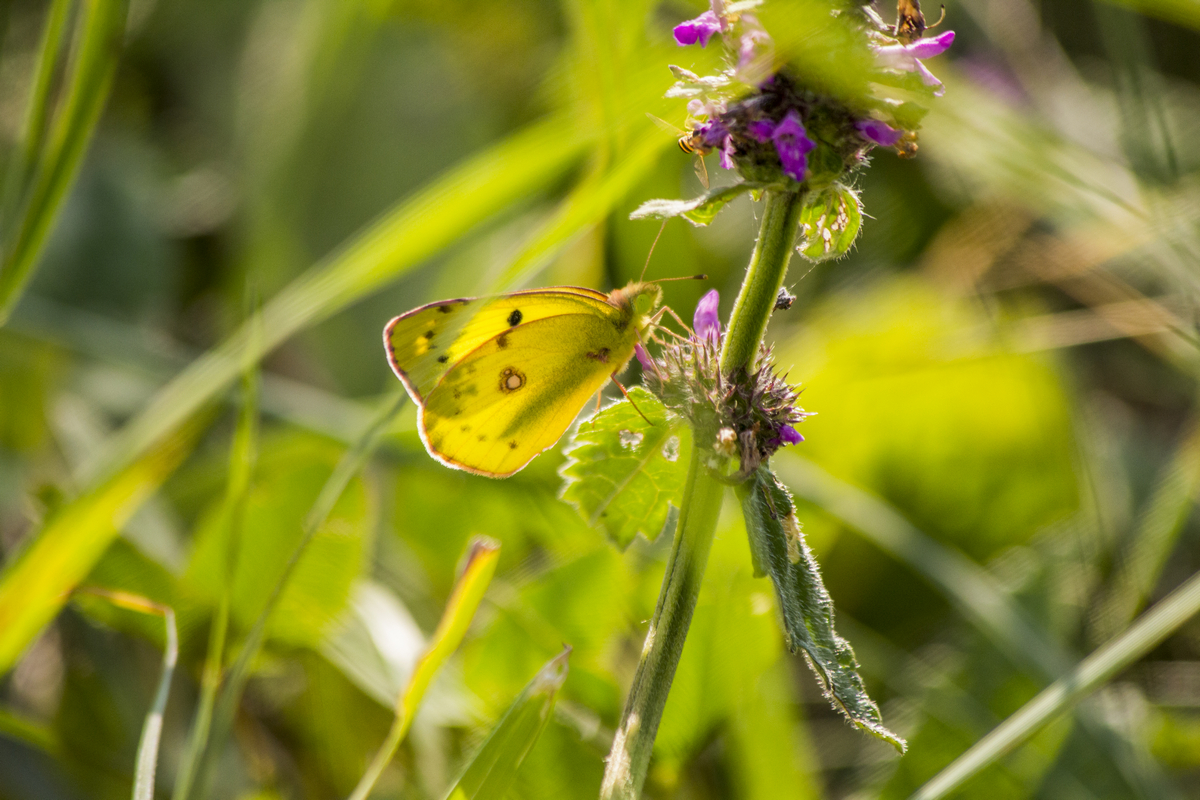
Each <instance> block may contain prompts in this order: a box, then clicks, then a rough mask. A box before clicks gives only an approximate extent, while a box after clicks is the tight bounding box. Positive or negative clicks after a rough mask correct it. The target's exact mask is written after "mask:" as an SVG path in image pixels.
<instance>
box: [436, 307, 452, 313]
mask: <svg viewBox="0 0 1200 800" xmlns="http://www.w3.org/2000/svg"><path fill="white" fill-rule="evenodd" d="M437 310H438V311H439V312H441V313H442V314H449V313H450V312H451V311H453V310H454V306H451V305H444V306H438V307H437Z"/></svg>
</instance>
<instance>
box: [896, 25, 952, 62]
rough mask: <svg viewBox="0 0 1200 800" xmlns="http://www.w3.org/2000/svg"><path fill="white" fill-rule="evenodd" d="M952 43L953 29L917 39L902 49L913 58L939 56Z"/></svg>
mask: <svg viewBox="0 0 1200 800" xmlns="http://www.w3.org/2000/svg"><path fill="white" fill-rule="evenodd" d="M953 43H954V31H946V32H945V33H939V34H938V35H937V36H934V37H933V38H932V39H918V40H917V41H915V42H913V43H912V44H910V45H908V46H907V47H905V48H904V49H905V50H907V51H908V53H909V55H911V56H912V57H913V58H933V57H934V56H940V55H941V54H942V53H944V52H946V50H947V49H948V48H949V47H950V45H951V44H953Z"/></svg>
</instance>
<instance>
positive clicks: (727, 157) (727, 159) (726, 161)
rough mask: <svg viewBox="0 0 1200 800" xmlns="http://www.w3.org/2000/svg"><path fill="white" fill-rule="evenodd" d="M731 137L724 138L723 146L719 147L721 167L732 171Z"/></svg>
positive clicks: (732, 148)
mask: <svg viewBox="0 0 1200 800" xmlns="http://www.w3.org/2000/svg"><path fill="white" fill-rule="evenodd" d="M733 152H734V146H733V137H732V136H726V137H725V144H724V146H723V147H721V166H722V167H724V168H725V169H733Z"/></svg>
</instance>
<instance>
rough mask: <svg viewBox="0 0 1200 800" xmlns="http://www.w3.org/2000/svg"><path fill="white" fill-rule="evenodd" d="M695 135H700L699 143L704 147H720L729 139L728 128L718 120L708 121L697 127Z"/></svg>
mask: <svg viewBox="0 0 1200 800" xmlns="http://www.w3.org/2000/svg"><path fill="white" fill-rule="evenodd" d="M696 133H698V134H700V137H701V141H703V142H704V145H705V146H706V147H721V146H723V145H724V144H725V141H726V140H727V139H728V138H729V128H727V127H726V126H725V123H724V122H721V120H719V119H710V120H709V121H708V122H704V123H701V124H700V125H697V126H696Z"/></svg>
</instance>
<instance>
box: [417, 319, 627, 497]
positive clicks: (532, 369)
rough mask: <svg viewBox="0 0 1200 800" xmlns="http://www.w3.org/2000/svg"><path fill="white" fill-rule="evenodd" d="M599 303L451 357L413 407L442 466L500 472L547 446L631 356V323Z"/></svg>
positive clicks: (495, 475) (521, 328) (526, 326)
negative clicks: (449, 364) (592, 308)
mask: <svg viewBox="0 0 1200 800" xmlns="http://www.w3.org/2000/svg"><path fill="white" fill-rule="evenodd" d="M606 308H607V309H608V310H607V311H606V312H604V313H601V314H597V313H595V312H594V311H593V312H592V313H586V314H559V315H556V316H551V317H547V318H544V319H538V320H535V321H533V322H528V323H525V324H522V325H520V326H518V327H515V328H513V329H512V330H510V331H506V332H504V333H503V334H502V335H500V336H496V337H494V338H493V339H491V340H489V341H487V342H485V343H484V344H482V345H480V346H479V347H477V348H476V349H475V350H474V351H472V352H471V353H470V354H468V355H466V356H465V357H463V358H461V359H460V360H458V361H457V363H455V364H454V366H453V367H452V368H451V369H450V370H449V371H447V372H446V374H445V376H444V377H443V378H442V379H441V381H440V382H439V383H438V384H437V386H436V387H434V389H433V390H432V391H430V392H429V394H428V396H427V397H426V399H425V403H424V404H423V406H422V408H421V416H420V429H421V438H422V440H423V441H424V442H425V447H426V448H427V449H428V450H429V452H430V453H431V454H432V455H434V456H435V457H436V458H437V459H438V460H440V461H442V462H443V463H445V464H448V465H450V466H453V467H459V468H461V469H465V470H467V471H469V472H474V473H476V474H479V475H487V476H490V477H493V478H505V477H508V476H509V475H512V474H513V473H515V472H517V471H518V470H520V469H521V468H522V467H524V466H525V465H526V464H528V463H529V461H530V460H531V459H532V458H533V457H534V456H536V455H537V454H538V453H540V452H542V451H543V450H545V449H547V448H549V447H551V446H553V445H554V443H555V442H557V441H558V440H559V438H560V437H561V436H562V435H563V433H564V432H566V430H567V428H568V427H569V426H570V425H571V422H572V421H573V420H574V419H575V416H576V415H577V414H578V413H579V410H580V408H582V407H583V405H584V403H586V402H587V400H588V398H589V397H591V396H592V395H593V394H595V393H596V392H597V391H598V390H599V389H600V388H601V387H602V386H603V385H604V383H605V382H606V381H607V380H608V377H609V375H610V374H611V373H612V372H614V371H616V370H619V369H620V368H622V367H624V366H625V364H626V363H628V361H629V359H630V358H631V357H632V355H633V347H634V344H635V343H636V341H637V339H636V334H635V332H634V329H633V326H632V325H628V324H622V321H621V314H620V313H619V312H618V311H617V309H615V308H613V307H612V306H606Z"/></svg>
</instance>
